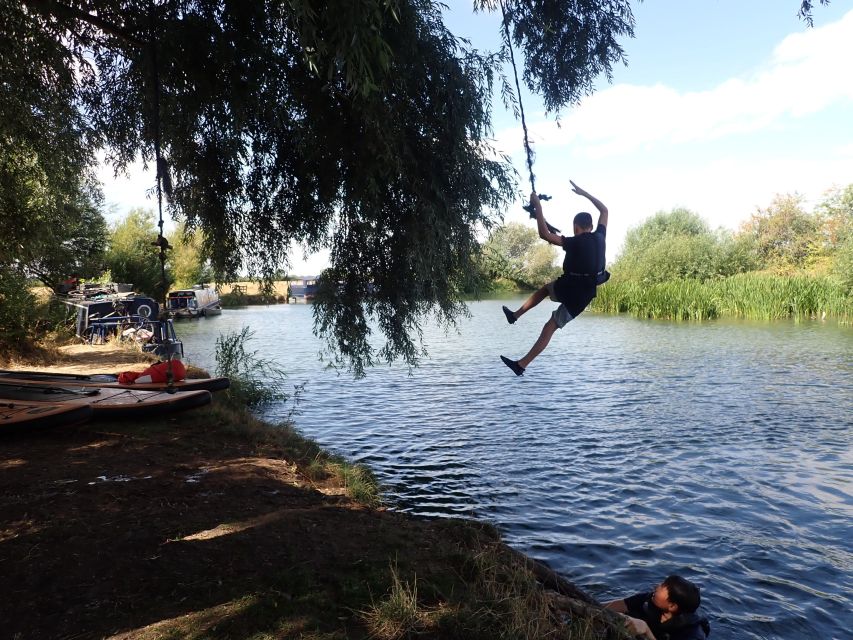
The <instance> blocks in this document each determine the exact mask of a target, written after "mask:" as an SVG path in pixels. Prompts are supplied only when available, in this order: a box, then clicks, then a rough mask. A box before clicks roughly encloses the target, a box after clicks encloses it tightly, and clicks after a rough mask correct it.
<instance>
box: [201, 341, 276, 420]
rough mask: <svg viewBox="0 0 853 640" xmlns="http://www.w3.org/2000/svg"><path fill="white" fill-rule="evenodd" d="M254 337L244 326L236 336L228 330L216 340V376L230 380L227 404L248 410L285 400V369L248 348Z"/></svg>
mask: <svg viewBox="0 0 853 640" xmlns="http://www.w3.org/2000/svg"><path fill="white" fill-rule="evenodd" d="M253 335H254V332H253V331H252V330H251V329H249V328H248V327H243V329H242V330H241V331H240V332H239V333H238V332H233V331H231V332H228V333H227V334H223V335H220V336H219V337H218V338H217V339H216V375H218V376H223V377H226V378H229V379H230V380H231V386H230V387H229V389H228V391H227V398H228V400H229V402H230V403H232V404H234V405H237V406H240V405H242V406H247V407H249V408H257V407H260V406H263V405H265V404H269V403H271V402H277V401H283V400H286V399H287V394H286V393H284V379H285V377H286V375H287V374H286V373H285V372H284V370H283V369H281V368H280V367H279V366H278V365H276V364H275V363H274V362H273V361H272V360H269V359H267V358H263V357H261V356H260V355H259V354H258V352H257V351H249V350H248V349H247V343H248V342H249V341H250V340H251V339H252V336H253Z"/></svg>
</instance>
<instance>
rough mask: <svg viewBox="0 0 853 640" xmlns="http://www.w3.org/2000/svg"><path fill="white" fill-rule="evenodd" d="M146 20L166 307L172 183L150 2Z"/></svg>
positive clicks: (162, 277) (163, 295)
mask: <svg viewBox="0 0 853 640" xmlns="http://www.w3.org/2000/svg"><path fill="white" fill-rule="evenodd" d="M148 20H149V29H150V34H149V38H148V45H149V52H150V56H151V86H152V94H153V95H152V103H153V109H152V111H153V113H152V117H151V120H152V122H153V125H154V158H155V165H156V168H157V182H156V190H157V214H158V222H157V226H158V227H159V234H158V235H157V240H156V241H155V243H154V244H155V245H157V246H158V247H160V285H161V287H160V288H161V293H162V300H161V302H162V303H163V306H164V307H165V306H166V293H167V290H168V283H167V281H166V251H167V250H168V249H169V248H170V247H169V241H168V240H166V237H165V236H164V235H163V191H164V190H165V191H166V195H167V196H169V197H171V195H172V181H171V178H170V177H169V168H168V165H167V163H166V160H165V159H164V158H163V156H162V154H161V150H160V68H159V66H158V61H157V32H156V29H155V23H154V2H153V1H152V2H151V4H150V6H149V10H148Z"/></svg>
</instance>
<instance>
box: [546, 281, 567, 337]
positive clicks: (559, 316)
mask: <svg viewBox="0 0 853 640" xmlns="http://www.w3.org/2000/svg"><path fill="white" fill-rule="evenodd" d="M548 297H549V298H550V299H551V300H552V301H553V302H560V301H559V300H558V299H557V296H556V295H554V283H553V282H549V283H548ZM551 319H552V320H553V321H554V322H555V323H556V325H557V328H558V329H562V328H563V327H565V326H566V324H568V323H569V322H571V320H572V314H571V313H569V310H568V309H566V305H564V304H563V303H562V302H560V306H559V307H557V308H556V309H554V313H552V314H551Z"/></svg>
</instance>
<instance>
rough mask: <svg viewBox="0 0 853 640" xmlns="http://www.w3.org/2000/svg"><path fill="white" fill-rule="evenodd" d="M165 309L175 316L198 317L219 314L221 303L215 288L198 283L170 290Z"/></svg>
mask: <svg viewBox="0 0 853 640" xmlns="http://www.w3.org/2000/svg"><path fill="white" fill-rule="evenodd" d="M166 311H167V312H168V313H170V314H172V315H173V316H174V317H176V318H198V317H200V316H212V315H219V314H221V313H222V304H221V302H220V300H219V294H218V293H217V292H216V289H214V288H213V287H209V286H207V285H203V284H199V285H195V286H194V287H193V288H192V289H180V290H178V291H172V292H170V293H169V296H168V298H167V299H166Z"/></svg>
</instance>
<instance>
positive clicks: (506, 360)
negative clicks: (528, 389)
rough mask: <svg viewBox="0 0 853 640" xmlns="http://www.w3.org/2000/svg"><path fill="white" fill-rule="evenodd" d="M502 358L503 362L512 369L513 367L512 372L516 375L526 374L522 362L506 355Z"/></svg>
mask: <svg viewBox="0 0 853 640" xmlns="http://www.w3.org/2000/svg"><path fill="white" fill-rule="evenodd" d="M501 360H502V361H503V363H504V364H505V365H506V366H508V367H509V368H510V369H512V372H513V373H514V374H515V375H517V376H521V375H524V367H522V366H521V365H520V364H518V362H516V361H515V360H510V359H509V358H507V357H506V356H501Z"/></svg>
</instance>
